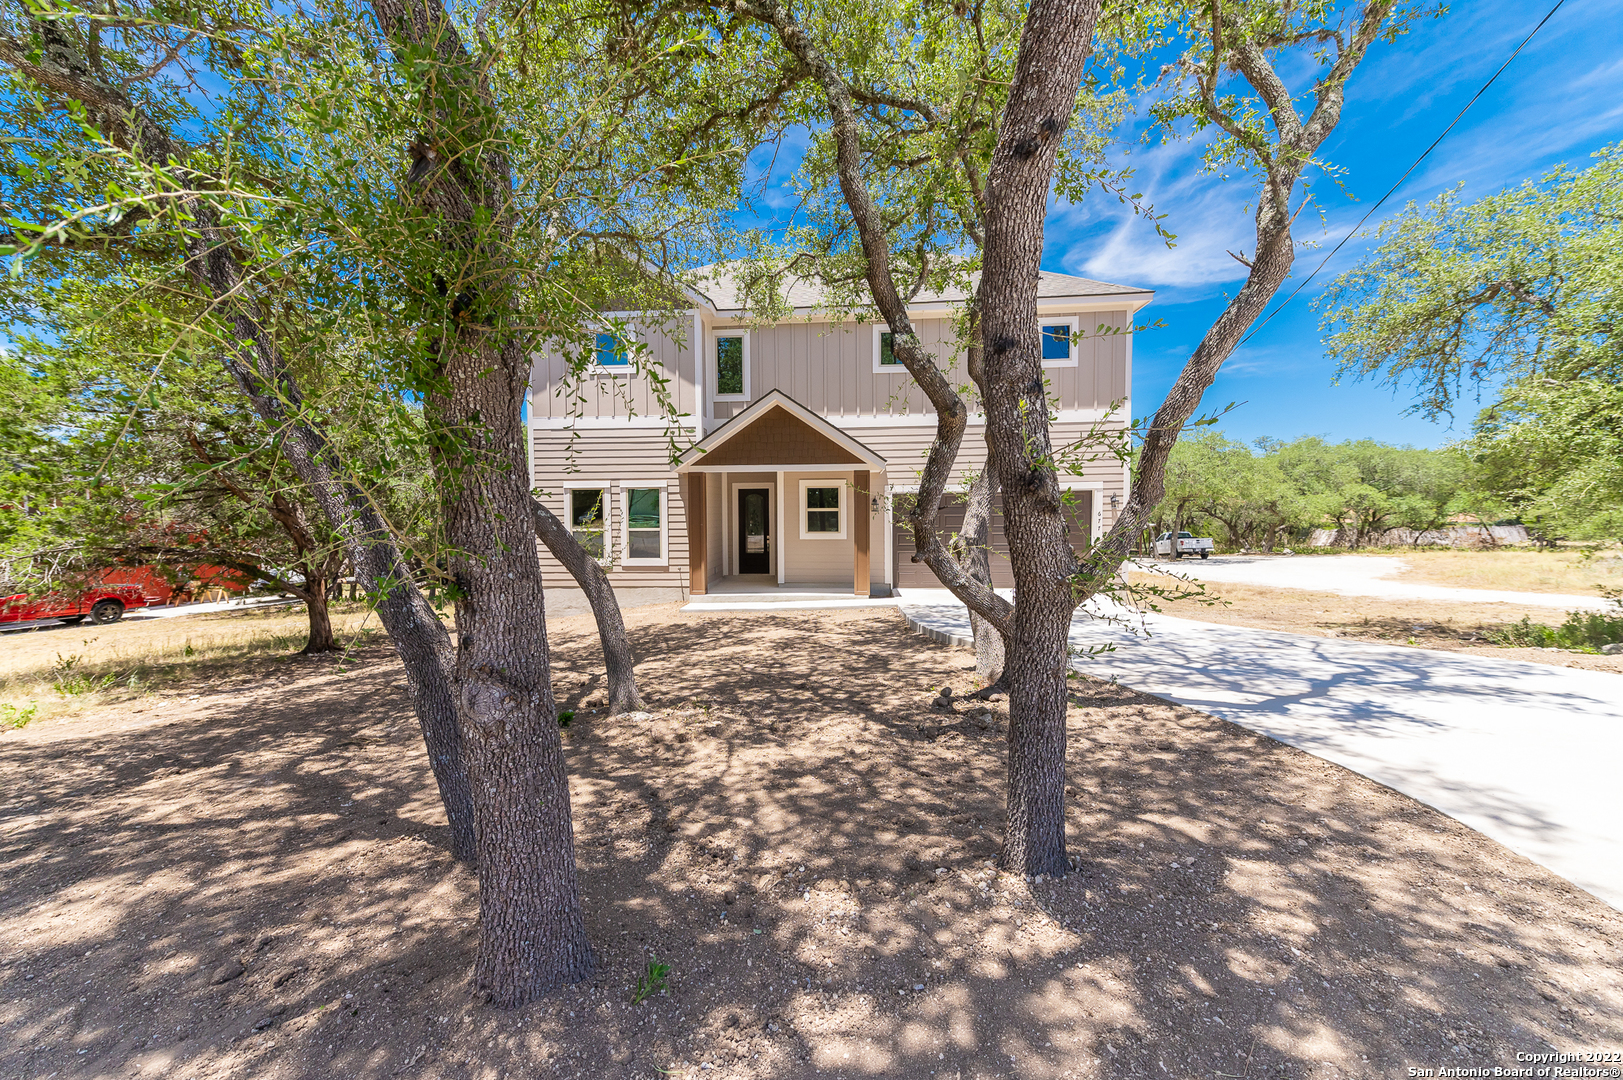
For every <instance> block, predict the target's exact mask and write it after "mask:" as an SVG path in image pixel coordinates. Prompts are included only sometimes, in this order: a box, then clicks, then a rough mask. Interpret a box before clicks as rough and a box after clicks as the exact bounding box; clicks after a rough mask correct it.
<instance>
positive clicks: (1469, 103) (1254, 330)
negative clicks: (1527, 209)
mask: <svg viewBox="0 0 1623 1080" xmlns="http://www.w3.org/2000/svg"><path fill="white" fill-rule="evenodd" d="M1566 2H1567V0H1555V7H1553V8H1551V9H1550V10H1549V11H1548V12H1546V13H1545V16H1544V18H1542V19H1540V20H1539V21H1538V25H1537V26H1535V27H1533V29H1532V30H1531V31H1530V32H1529V33H1528V35H1527V36H1526V37H1524V38H1522V43H1521V44H1520V45H1518V46H1516V51H1515V52H1513V53H1511V54H1510V55H1509V56H1507V57H1506V58H1505V62H1504V63H1503V64H1500V65H1499V70H1498V71H1495V72H1494V73H1493V76H1492V77H1491V78H1489V79H1488V81H1487V82H1485V83H1483V84H1482V87H1481V88H1480V89H1479V90H1477V92H1476V93H1474V94H1472V95H1471V100H1470V101H1467V102H1466V103H1465V108H1463V109H1461V110H1460V111H1459V115H1458V116H1456V117H1454V119H1453V120H1452V121H1450V122H1449V125H1448V126H1447V127H1446V128H1444V129H1443V133H1442V134H1441V135H1439V136H1437V137H1436V138H1435V139H1433V140H1432V141H1431V145H1430V146H1428V147H1426V149H1425V151H1424V153H1422V154H1421V155H1420V156H1419V157H1417V158H1415V159H1414V164H1412V165H1410V166H1409V167H1408V168H1407V169H1405V170H1403V175H1402V176H1400V177H1398V179H1397V183H1395V184H1393V185H1392V186H1391V187H1390V188H1388V189H1387V191H1386V194H1385V195H1382V196H1381V197H1380V199H1379V200H1378V201H1377V202H1376V203H1375V205H1374V206H1371V207H1370V208H1369V209H1368V210H1366V211H1365V212H1364V216H1363V217H1361V218H1359V219H1358V224H1357V225H1354V226H1353V227H1352V231H1351V232H1349V233H1348V234H1347V235H1346V236H1343V237H1342V238H1341V241H1340V243H1338V244H1336V246H1335V247H1333V248H1331V249H1330V253H1329V254H1328V255H1326V256H1325V257H1324V258H1323V259H1321V260H1320V261H1319V265H1318V266H1315V267H1314V268H1313V273H1311V274H1309V275H1308V276H1307V277H1305V278H1303V279H1302V283H1301V284H1300V285H1298V286H1296V288H1294V289H1292V290H1291V294H1290V295H1289V296H1287V297H1285V299H1284V301H1283V302H1282V303H1281V304H1280V305H1279V306H1278V307H1276V308H1274V310H1272V311H1270V312H1269V313H1268V317H1267V318H1265V319H1263V320H1262V321H1261V322H1259V323H1258V324H1257V325H1256V326H1253V327H1252V328H1251V332H1250V333H1249V334H1247V335H1246V336H1245V337H1243V338H1241V339H1240V345H1244V344H1245V343H1246V342H1248V341H1250V340H1251V339H1252V338H1254V337H1256V336H1257V333H1258V332H1259V331H1261V330H1262V328H1263V327H1264V326H1267V325H1268V323H1269V322H1270V321H1272V319H1273V317H1274V316H1275V315H1278V314H1279V313H1280V312H1281V311H1283V310H1285V305H1286V304H1289V303H1290V302H1291V301H1292V300H1294V299H1296V294H1297V293H1299V292H1301V291H1302V290H1303V289H1305V288H1307V285H1308V282H1310V281H1312V280H1313V279H1314V278H1315V277H1317V276H1318V273H1319V271H1320V270H1323V269H1324V267H1325V264H1326V263H1328V262H1329V261H1330V260H1331V259H1333V258H1335V255H1336V252H1338V251H1340V250H1341V249H1342V247H1343V246H1344V245H1345V244H1346V243H1347V241H1348V240H1351V239H1352V238H1353V237H1354V236H1356V235H1358V230H1359V229H1362V228H1363V227H1364V222H1366V221H1368V220H1369V219H1370V215H1371V214H1373V213H1375V211H1377V210H1379V209H1380V208H1381V204H1382V203H1384V202H1386V200H1388V199H1390V198H1391V197H1392V196H1393V195H1394V194H1395V193H1396V192H1397V190H1398V188H1400V187H1402V186H1403V182H1404V181H1405V180H1407V179H1409V174H1410V173H1412V172H1414V171H1415V170H1416V169H1418V168H1419V167H1420V163H1421V162H1422V161H1425V160H1426V158H1427V156H1428V155H1430V154H1431V152H1432V151H1433V150H1435V149H1437V144H1438V143H1441V142H1442V141H1443V140H1444V139H1446V138H1447V137H1448V133H1449V132H1450V131H1453V130H1454V127H1455V125H1457V124H1458V123H1459V122H1460V121H1461V120H1462V119H1464V117H1465V114H1466V113H1467V112H1469V111H1470V110H1471V106H1472V105H1475V104H1476V103H1477V99H1478V98H1480V97H1481V96H1482V95H1483V94H1486V93H1487V92H1488V87H1490V86H1492V85H1493V84H1494V82H1495V81H1496V80H1497V79H1498V78H1499V76H1501V75H1503V74H1504V73H1505V69H1506V68H1507V67H1509V66H1510V62H1511V61H1512V60H1514V59H1516V57H1517V56H1519V55H1521V51H1522V50H1523V49H1525V48H1527V43H1528V42H1529V41H1532V40H1533V35H1534V34H1536V33H1538V32H1539V31H1540V30H1542V29H1544V24H1545V23H1547V22H1549V21H1550V16H1552V15H1554V14H1555V13H1556V12H1557V11H1560V10H1561V5H1562V4H1564V3H1566ZM1235 348H1239V346H1238V345H1237V346H1235Z"/></svg>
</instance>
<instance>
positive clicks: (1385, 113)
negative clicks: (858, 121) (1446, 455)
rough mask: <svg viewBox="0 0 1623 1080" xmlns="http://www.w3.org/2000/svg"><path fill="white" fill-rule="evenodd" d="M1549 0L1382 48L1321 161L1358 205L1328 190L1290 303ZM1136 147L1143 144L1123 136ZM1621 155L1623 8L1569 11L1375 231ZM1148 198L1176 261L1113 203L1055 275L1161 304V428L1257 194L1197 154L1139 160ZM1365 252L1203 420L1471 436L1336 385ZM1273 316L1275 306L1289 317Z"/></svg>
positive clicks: (1143, 395) (1176, 149)
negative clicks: (1339, 314) (1340, 172)
mask: <svg viewBox="0 0 1623 1080" xmlns="http://www.w3.org/2000/svg"><path fill="white" fill-rule="evenodd" d="M1553 3H1554V0H1541V2H1539V3H1537V4H1536V5H1533V4H1519V3H1511V2H1505V0H1484V2H1478V3H1471V2H1468V0H1467V2H1456V3H1455V4H1454V9H1453V11H1452V12H1450V13H1449V14H1448V15H1447V16H1445V17H1444V18H1442V19H1441V20H1428V21H1426V22H1423V23H1421V24H1419V25H1418V26H1417V27H1416V29H1415V30H1414V31H1412V32H1411V33H1410V34H1409V35H1408V36H1406V37H1404V38H1402V39H1400V40H1399V41H1398V42H1397V43H1395V44H1392V45H1378V46H1376V48H1375V49H1374V50H1373V51H1372V53H1371V55H1370V57H1369V59H1367V60H1366V61H1365V63H1364V65H1363V67H1362V68H1361V69H1360V71H1359V72H1358V74H1357V75H1356V76H1355V77H1354V81H1353V83H1352V86H1351V91H1350V93H1349V101H1348V107H1347V109H1346V110H1345V112H1344V114H1343V116H1342V120H1341V124H1340V126H1339V127H1338V128H1337V130H1336V133H1335V134H1334V135H1333V136H1332V138H1331V141H1330V142H1329V143H1327V145H1326V146H1325V149H1324V155H1323V156H1324V157H1326V158H1328V160H1329V161H1330V162H1332V163H1333V164H1335V165H1339V166H1341V167H1343V168H1345V169H1346V170H1347V172H1346V175H1345V178H1344V182H1345V185H1346V189H1347V191H1348V192H1349V193H1350V194H1351V195H1352V196H1354V197H1356V199H1357V200H1358V201H1353V199H1351V198H1349V197H1348V195H1346V194H1343V193H1341V192H1339V191H1335V190H1334V189H1330V188H1329V185H1321V186H1322V187H1324V188H1325V189H1326V190H1325V191H1324V192H1323V204H1322V205H1323V209H1324V211H1325V214H1324V221H1323V223H1322V224H1321V223H1320V222H1318V221H1309V220H1308V219H1309V218H1310V217H1311V215H1312V211H1311V210H1309V211H1307V212H1305V213H1304V214H1303V215H1302V218H1301V219H1299V221H1298V225H1297V229H1296V236H1297V239H1298V240H1301V241H1312V242H1316V243H1317V244H1318V245H1320V246H1319V247H1318V248H1317V249H1303V250H1299V252H1298V255H1297V260H1296V269H1295V276H1294V277H1293V278H1292V280H1291V281H1289V282H1287V284H1286V286H1285V288H1283V289H1282V290H1281V292H1280V299H1283V297H1284V296H1285V295H1286V294H1288V293H1289V292H1290V291H1291V290H1292V289H1294V288H1295V287H1296V285H1297V283H1298V282H1299V281H1300V280H1301V279H1302V278H1303V277H1305V276H1306V275H1307V274H1308V273H1310V272H1311V271H1312V270H1313V268H1314V267H1315V266H1317V265H1318V263H1319V262H1320V261H1321V260H1322V259H1323V258H1324V253H1325V252H1326V251H1328V250H1329V249H1330V248H1331V247H1333V246H1334V245H1335V244H1336V242H1337V241H1339V240H1340V239H1341V238H1342V237H1344V236H1346V235H1347V233H1348V231H1349V230H1350V229H1351V228H1352V227H1353V226H1354V225H1355V224H1356V223H1357V221H1358V219H1359V218H1360V217H1362V216H1363V214H1364V213H1365V211H1366V210H1367V208H1368V207H1369V206H1370V205H1371V204H1372V203H1373V202H1375V200H1377V199H1379V198H1380V197H1381V195H1383V194H1384V193H1385V192H1386V190H1387V188H1389V187H1390V186H1391V185H1392V184H1393V182H1395V181H1396V180H1397V179H1398V177H1399V176H1401V175H1402V174H1403V171H1404V170H1405V169H1406V168H1408V167H1409V165H1410V164H1411V163H1412V162H1413V161H1414V160H1415V158H1416V157H1418V156H1419V155H1420V153H1421V152H1422V151H1424V150H1425V148H1426V146H1427V145H1428V144H1429V143H1430V142H1431V141H1432V140H1433V139H1435V138H1436V137H1437V135H1438V134H1439V133H1440V132H1442V130H1443V129H1444V128H1446V127H1447V126H1448V123H1449V121H1450V120H1452V119H1453V118H1454V116H1455V115H1456V114H1457V113H1458V112H1459V110H1460V108H1461V107H1462V106H1464V104H1465V103H1466V102H1467V101H1468V100H1469V99H1470V97H1471V95H1472V94H1474V93H1476V91H1477V90H1478V88H1480V87H1481V86H1482V84H1483V83H1484V82H1486V81H1487V79H1488V78H1489V77H1490V76H1491V75H1492V74H1493V72H1494V70H1495V69H1496V68H1497V67H1498V66H1499V65H1500V64H1502V63H1503V62H1504V60H1505V58H1506V57H1507V56H1509V55H1510V53H1511V52H1512V51H1513V50H1514V49H1515V47H1516V45H1517V43H1519V42H1520V41H1521V40H1522V38H1524V37H1525V36H1526V35H1527V33H1528V31H1530V30H1531V29H1532V28H1533V27H1534V26H1535V25H1536V24H1537V23H1538V20H1539V19H1540V18H1542V17H1543V16H1544V14H1545V12H1547V11H1548V10H1549V9H1550V7H1551V6H1553ZM1124 134H1126V135H1127V136H1128V138H1131V132H1127V133H1124ZM1620 138H1623V0H1567V2H1566V4H1565V5H1564V6H1563V7H1562V8H1561V9H1560V10H1559V11H1558V12H1556V14H1555V17H1554V18H1552V19H1551V20H1550V21H1549V23H1547V24H1546V25H1545V26H1544V28H1543V29H1542V30H1540V31H1539V33H1538V36H1537V37H1535V38H1534V39H1533V41H1532V42H1531V43H1530V44H1529V45H1528V46H1527V48H1526V49H1524V50H1523V51H1522V53H1521V55H1520V56H1518V57H1517V58H1516V60H1515V62H1514V63H1512V64H1511V65H1510V67H1509V68H1508V69H1506V71H1505V73H1504V74H1503V75H1501V76H1500V77H1499V80H1498V81H1497V82H1496V83H1495V84H1494V85H1493V87H1492V88H1491V89H1489V90H1488V92H1487V94H1485V95H1484V96H1483V97H1482V98H1481V99H1480V100H1479V101H1477V103H1476V104H1475V105H1474V106H1473V107H1472V108H1471V111H1470V112H1469V113H1467V114H1466V116H1465V119H1464V120H1462V121H1461V122H1460V124H1459V125H1458V126H1457V127H1456V128H1455V129H1454V130H1453V132H1452V133H1451V134H1450V135H1449V136H1448V138H1447V139H1445V140H1444V141H1443V143H1442V145H1441V146H1439V147H1438V148H1437V149H1436V150H1435V151H1433V152H1432V154H1431V156H1430V157H1428V158H1427V159H1426V161H1425V163H1424V164H1422V165H1421V167H1420V168H1419V169H1417V170H1416V171H1415V173H1414V174H1413V175H1412V176H1411V177H1410V178H1409V179H1408V180H1407V181H1406V182H1405V183H1404V185H1403V187H1402V188H1400V189H1399V190H1398V192H1397V194H1396V195H1394V196H1393V198H1392V199H1391V200H1390V201H1388V202H1387V203H1386V205H1384V206H1383V207H1381V209H1380V210H1379V211H1377V212H1376V214H1375V215H1374V216H1373V217H1372V218H1371V219H1370V221H1369V223H1368V224H1367V225H1366V226H1365V230H1366V231H1367V230H1372V229H1373V228H1374V227H1376V226H1377V225H1378V224H1379V223H1380V221H1381V220H1382V219H1383V218H1385V217H1387V216H1389V215H1390V214H1392V213H1396V212H1398V211H1400V210H1401V209H1402V208H1403V206H1404V204H1405V203H1406V202H1408V201H1411V200H1412V201H1415V202H1424V201H1426V200H1429V199H1431V198H1433V197H1434V196H1436V195H1437V194H1438V193H1439V192H1441V191H1443V190H1445V189H1447V188H1449V187H1452V186H1454V185H1456V184H1460V183H1463V184H1464V185H1465V193H1466V196H1467V197H1468V198H1477V197H1480V196H1483V195H1486V194H1489V193H1491V192H1493V191H1497V190H1499V189H1501V188H1503V187H1506V186H1508V185H1512V184H1516V183H1519V182H1521V181H1522V180H1524V179H1526V178H1528V177H1532V176H1537V175H1539V174H1540V173H1542V172H1544V171H1545V170H1547V169H1548V168H1550V167H1551V166H1553V165H1555V164H1557V163H1559V162H1567V163H1569V164H1571V165H1573V166H1574V167H1582V166H1583V165H1584V163H1585V162H1586V160H1587V158H1588V156H1589V154H1590V153H1592V152H1593V151H1595V150H1597V149H1599V148H1600V147H1601V146H1603V145H1605V144H1606V143H1608V142H1614V141H1617V140H1618V139H1620ZM1123 160H1124V161H1130V162H1134V163H1136V165H1137V167H1138V174H1137V177H1136V179H1137V180H1138V181H1139V182H1138V183H1137V184H1136V185H1135V190H1140V191H1143V192H1145V195H1146V197H1147V198H1148V199H1150V200H1151V201H1153V202H1154V203H1155V204H1156V208H1157V210H1158V211H1161V212H1166V213H1169V214H1170V215H1171V216H1170V217H1169V218H1168V219H1167V221H1166V224H1167V225H1168V227H1169V228H1171V229H1172V231H1173V232H1175V233H1177V234H1178V242H1177V246H1176V247H1175V248H1173V249H1171V250H1168V249H1167V248H1166V247H1165V246H1164V245H1163V244H1162V243H1161V242H1160V241H1159V239H1158V238H1157V237H1156V236H1155V233H1154V231H1153V230H1152V229H1151V228H1149V227H1148V226H1146V225H1145V224H1144V223H1143V222H1142V221H1134V220H1132V219H1131V218H1130V217H1128V216H1126V215H1125V214H1124V213H1123V212H1122V209H1121V208H1120V207H1118V206H1117V205H1116V204H1115V202H1114V200H1109V201H1108V202H1107V201H1105V200H1102V199H1101V200H1097V201H1096V202H1095V203H1091V204H1087V205H1083V206H1079V207H1072V206H1057V207H1055V209H1054V210H1053V212H1052V213H1051V214H1050V216H1049V220H1048V239H1047V245H1046V249H1045V251H1044V257H1043V265H1044V268H1045V269H1048V270H1056V271H1060V272H1063V273H1072V274H1081V275H1083V276H1086V277H1093V278H1100V279H1103V280H1106V281H1115V282H1121V283H1124V284H1131V285H1141V286H1146V287H1149V288H1153V289H1155V290H1156V292H1157V295H1156V301H1155V303H1153V304H1152V305H1150V307H1149V308H1147V309H1145V312H1144V316H1145V317H1146V319H1147V320H1148V321H1154V320H1155V319H1159V320H1160V321H1162V322H1164V323H1165V327H1164V328H1163V329H1152V330H1148V331H1146V332H1144V333H1142V334H1140V335H1139V336H1138V338H1137V340H1136V342H1135V346H1134V370H1133V412H1134V414H1135V415H1145V414H1148V413H1150V412H1151V411H1153V409H1154V408H1155V406H1156V405H1157V404H1159V402H1160V400H1161V397H1162V395H1163V394H1165V392H1166V390H1167V388H1168V387H1170V386H1171V384H1172V382H1173V380H1174V379H1175V378H1176V377H1177V374H1178V371H1179V370H1180V369H1181V368H1182V366H1183V363H1184V361H1185V360H1186V359H1187V358H1188V356H1189V353H1190V351H1191V350H1192V349H1193V348H1194V347H1195V345H1196V344H1197V343H1198V342H1199V340H1200V337H1201V335H1202V333H1204V331H1205V329H1206V328H1207V327H1208V326H1209V325H1210V323H1211V321H1212V319H1213V318H1215V317H1216V315H1217V313H1218V312H1219V311H1221V310H1222V307H1223V304H1224V303H1225V302H1226V295H1227V293H1228V292H1231V291H1232V290H1235V289H1237V288H1238V287H1239V285H1240V284H1241V282H1242V281H1243V280H1244V272H1245V271H1244V268H1243V267H1242V266H1240V264H1239V263H1237V262H1235V261H1234V260H1233V259H1231V258H1230V257H1229V256H1228V255H1227V253H1226V249H1232V250H1234V251H1246V252H1249V251H1250V250H1251V249H1252V247H1253V246H1254V235H1255V233H1254V228H1253V226H1252V223H1251V219H1250V216H1249V214H1248V212H1247V209H1246V204H1247V201H1248V199H1249V197H1250V195H1251V192H1252V190H1253V189H1252V187H1251V185H1250V184H1249V183H1248V182H1247V181H1246V180H1244V179H1241V178H1236V179H1231V180H1229V181H1226V182H1225V181H1222V180H1219V179H1217V178H1216V177H1213V176H1208V175H1204V174H1203V173H1202V172H1201V169H1200V148H1199V147H1198V146H1196V145H1193V144H1190V143H1181V144H1176V145H1154V146H1146V145H1144V144H1142V143H1139V144H1136V145H1132V147H1131V150H1130V152H1129V154H1128V155H1127V156H1126V157H1125V158H1124V159H1123ZM1366 251H1367V245H1366V243H1365V242H1364V241H1363V240H1361V239H1359V238H1356V237H1355V238H1354V239H1352V240H1351V241H1349V242H1348V244H1347V245H1346V247H1344V248H1342V250H1341V252H1340V253H1339V254H1338V255H1337V256H1336V257H1335V258H1334V259H1332V260H1331V261H1330V263H1329V264H1328V265H1327V266H1326V267H1325V268H1324V270H1322V271H1320V273H1319V275H1318V277H1316V278H1314V280H1313V281H1312V283H1311V284H1309V285H1308V286H1307V288H1305V289H1304V290H1303V291H1302V293H1301V294H1300V295H1298V296H1297V297H1296V298H1295V299H1294V300H1292V301H1291V302H1290V304H1289V305H1288V306H1286V307H1285V308H1284V309H1283V311H1281V312H1280V314H1278V315H1277V316H1275V317H1274V319H1273V320H1272V321H1271V322H1269V323H1268V325H1267V326H1266V327H1264V328H1263V329H1262V331H1261V332H1260V333H1258V334H1257V336H1256V337H1255V338H1253V339H1252V340H1251V341H1250V342H1249V343H1248V344H1246V345H1244V346H1242V347H1241V348H1240V349H1239V350H1237V351H1236V352H1235V354H1234V356H1233V357H1232V358H1230V360H1229V361H1228V362H1227V363H1226V364H1225V365H1224V369H1223V372H1222V373H1221V374H1220V375H1219V376H1218V380H1217V382H1216V384H1215V385H1214V386H1213V387H1212V389H1211V390H1209V391H1208V392H1207V395H1206V398H1205V402H1204V408H1205V409H1215V408H1220V407H1221V406H1223V405H1225V404H1227V403H1228V402H1230V401H1234V402H1242V403H1243V404H1242V405H1241V406H1240V407H1239V408H1238V409H1236V410H1235V411H1234V412H1232V413H1230V414H1228V416H1226V417H1225V418H1224V419H1223V420H1222V421H1221V422H1220V423H1219V424H1218V425H1217V426H1218V427H1219V429H1221V430H1223V431H1224V432H1226V433H1227V434H1228V435H1230V436H1231V437H1233V438H1237V439H1243V440H1247V441H1249V440H1251V439H1254V438H1256V437H1258V436H1263V435H1271V436H1275V437H1279V438H1287V439H1288V438H1293V437H1295V436H1298V435H1321V436H1325V437H1327V438H1329V439H1332V440H1340V439H1351V438H1375V439H1381V440H1384V441H1388V442H1397V443H1411V444H1414V445H1417V446H1438V445H1441V444H1443V443H1445V442H1447V441H1449V440H1450V439H1452V438H1455V437H1458V436H1459V435H1461V434H1464V433H1465V432H1466V431H1468V429H1469V426H1470V422H1471V420H1472V419H1473V416H1474V413H1475V405H1474V404H1471V403H1468V404H1467V407H1465V408H1464V409H1462V410H1461V412H1460V413H1459V414H1458V415H1457V416H1456V417H1455V420H1454V426H1453V427H1452V428H1451V427H1450V426H1449V425H1448V424H1446V423H1442V424H1436V423H1431V422H1428V421H1427V420H1425V419H1423V418H1421V417H1418V416H1414V415H1406V414H1405V411H1406V409H1407V407H1408V405H1409V404H1410V400H1411V399H1410V397H1409V395H1408V393H1407V392H1406V391H1402V390H1400V391H1399V392H1398V393H1397V394H1396V395H1394V393H1393V392H1392V391H1391V390H1390V389H1383V388H1381V387H1378V386H1375V385H1372V384H1369V383H1357V382H1352V383H1343V384H1341V385H1335V384H1334V383H1333V374H1334V373H1333V368H1332V365H1331V363H1330V362H1329V361H1328V360H1326V359H1325V357H1324V353H1323V347H1322V346H1321V344H1320V334H1319V329H1318V321H1319V314H1318V313H1317V312H1315V311H1314V310H1313V308H1312V303H1311V301H1312V300H1313V299H1314V298H1315V297H1316V296H1317V295H1318V294H1319V292H1320V291H1321V289H1322V287H1323V286H1325V285H1327V284H1328V283H1329V282H1330V281H1331V280H1332V279H1333V278H1334V277H1335V275H1336V274H1337V273H1339V272H1341V271H1343V270H1346V269H1349V268H1350V267H1352V266H1354V265H1355V264H1356V263H1357V262H1358V260H1359V258H1360V257H1361V256H1362V255H1363V254H1364V253H1365V252H1366ZM1277 302H1278V301H1277V300H1276V303H1277Z"/></svg>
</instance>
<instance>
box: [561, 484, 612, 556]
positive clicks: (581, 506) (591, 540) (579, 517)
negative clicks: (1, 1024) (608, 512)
mask: <svg viewBox="0 0 1623 1080" xmlns="http://www.w3.org/2000/svg"><path fill="white" fill-rule="evenodd" d="M603 505H604V504H603V489H602V488H577V489H575V490H574V491H571V492H570V493H569V526H570V529H571V530H572V531H573V532H574V534H575V542H576V543H578V544H579V545H580V546H581V547H583V548H585V549H586V553H587V554H588V555H590V556H592V558H594V559H601V558H602V557H603V528H604V525H605V519H604V515H603Z"/></svg>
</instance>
